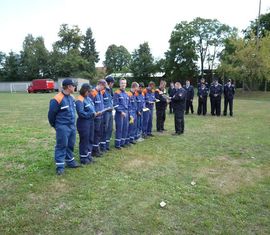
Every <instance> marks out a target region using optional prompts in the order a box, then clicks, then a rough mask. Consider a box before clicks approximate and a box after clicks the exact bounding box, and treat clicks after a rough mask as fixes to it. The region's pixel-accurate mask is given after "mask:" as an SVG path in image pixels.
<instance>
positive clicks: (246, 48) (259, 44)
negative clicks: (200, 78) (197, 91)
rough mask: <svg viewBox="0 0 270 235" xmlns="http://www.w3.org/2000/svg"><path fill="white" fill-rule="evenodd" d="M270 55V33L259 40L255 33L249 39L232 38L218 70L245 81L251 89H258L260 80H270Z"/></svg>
mask: <svg viewBox="0 0 270 235" xmlns="http://www.w3.org/2000/svg"><path fill="white" fill-rule="evenodd" d="M269 55H270V36H269V35H267V36H265V37H263V38H262V39H259V40H258V41H257V38H256V37H255V35H251V36H250V38H249V39H243V38H232V39H231V40H229V41H228V42H227V44H226V47H225V50H224V52H223V54H222V57H221V64H220V66H219V68H218V71H219V73H221V74H224V75H225V76H230V77H233V79H235V80H239V81H242V82H245V83H246V85H247V86H248V88H249V89H258V86H259V82H261V81H263V80H270V61H269Z"/></svg>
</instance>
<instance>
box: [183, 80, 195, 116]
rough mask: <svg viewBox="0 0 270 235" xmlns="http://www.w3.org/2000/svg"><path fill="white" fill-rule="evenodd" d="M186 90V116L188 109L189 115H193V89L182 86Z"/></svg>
mask: <svg viewBox="0 0 270 235" xmlns="http://www.w3.org/2000/svg"><path fill="white" fill-rule="evenodd" d="M184 89H185V90H186V93H187V97H186V114H189V109H190V111H191V113H194V109H193V98H194V88H193V86H191V85H190V86H184Z"/></svg>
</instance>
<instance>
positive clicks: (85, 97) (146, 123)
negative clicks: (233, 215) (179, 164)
mask: <svg viewBox="0 0 270 235" xmlns="http://www.w3.org/2000/svg"><path fill="white" fill-rule="evenodd" d="M113 85H114V79H113V78H112V77H107V78H106V80H104V79H102V80H99V81H98V84H97V86H96V87H95V88H94V89H92V88H91V86H90V85H89V84H83V85H82V87H81V89H80V95H79V96H78V97H77V99H76V100H75V99H74V98H73V96H72V93H74V88H75V85H74V83H73V81H72V80H70V79H66V80H64V81H63V84H62V86H63V90H62V92H60V93H58V94H57V95H56V96H55V97H54V98H53V99H52V100H51V101H50V107H49V112H48V119H49V123H50V125H51V126H52V127H54V128H55V130H56V146H55V163H56V171H57V174H59V175H60V174H62V173H63V172H64V167H65V165H66V166H67V167H70V168H77V167H79V166H80V165H79V164H78V163H77V162H76V161H75V159H74V155H73V150H74V145H75V140H76V126H77V130H78V133H79V137H80V142H79V154H80V162H81V164H89V163H91V162H93V156H96V157H101V156H102V154H103V153H104V152H106V151H108V150H110V140H111V137H112V131H113V111H114V112H115V118H114V119H115V143H114V146H115V148H116V149H119V150H120V149H121V148H124V147H127V146H129V145H130V144H136V142H137V141H141V140H143V139H144V138H148V137H152V136H153V134H152V123H153V114H154V105H155V106H156V128H157V131H158V132H163V131H166V130H165V129H164V123H165V119H166V108H167V104H168V103H169V104H170V105H171V106H172V109H173V110H174V120H175V133H174V134H175V135H181V134H183V133H184V113H185V111H186V112H187V107H192V100H193V97H194V89H191V88H192V86H190V83H189V82H188V81H187V83H186V85H185V86H184V87H182V85H181V83H180V82H177V83H175V84H174V88H173V89H172V90H171V91H170V94H169V95H168V94H167V92H166V82H165V81H161V82H160V85H159V87H158V88H157V89H155V83H154V82H150V83H149V84H148V86H147V87H146V88H144V85H143V84H142V83H141V84H138V83H137V82H133V83H132V84H131V89H130V91H126V86H127V81H126V79H120V81H119V85H120V87H119V89H117V90H116V91H115V92H113ZM213 86H214V88H215V89H216V87H218V88H219V87H220V85H219V84H218V85H217V86H216V85H215V84H214V85H213ZM228 86H229V85H228ZM192 90H193V94H192ZM210 90H211V87H210ZM202 92H205V95H206V96H204V95H200V94H202ZM190 94H191V96H190ZM214 94H215V93H214ZM198 95H199V99H201V98H202V97H206V98H205V99H207V96H208V87H207V84H205V82H203V81H202V83H201V85H200V87H199V90H198ZM213 97H216V96H215V95H213ZM191 98H192V99H191ZM202 99H203V98H202ZM189 101H190V102H189ZM199 104H200V103H199ZM199 106H200V105H199ZM198 110H199V109H198ZM191 111H192V109H191ZM76 112H77V116H78V118H77V124H76V125H75V121H76ZM203 114H206V111H205V112H204V109H203Z"/></svg>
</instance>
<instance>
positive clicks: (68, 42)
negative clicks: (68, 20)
mask: <svg viewBox="0 0 270 235" xmlns="http://www.w3.org/2000/svg"><path fill="white" fill-rule="evenodd" d="M58 37H59V38H60V39H59V40H58V41H56V42H55V48H57V49H58V50H59V51H61V52H62V53H68V52H69V51H70V50H72V49H79V48H80V45H81V42H82V35H81V30H80V29H79V27H78V26H77V25H74V26H72V28H69V26H68V24H62V25H61V26H60V29H59V32H58Z"/></svg>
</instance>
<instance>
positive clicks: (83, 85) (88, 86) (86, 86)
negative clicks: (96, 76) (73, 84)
mask: <svg viewBox="0 0 270 235" xmlns="http://www.w3.org/2000/svg"><path fill="white" fill-rule="evenodd" d="M81 88H82V89H86V90H91V89H92V86H91V85H90V84H88V83H84V84H82V86H81Z"/></svg>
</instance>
